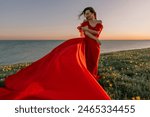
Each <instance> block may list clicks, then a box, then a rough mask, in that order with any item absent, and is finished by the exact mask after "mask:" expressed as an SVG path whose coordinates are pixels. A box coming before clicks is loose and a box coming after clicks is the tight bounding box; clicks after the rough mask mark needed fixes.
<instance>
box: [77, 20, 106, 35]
mask: <svg viewBox="0 0 150 117" xmlns="http://www.w3.org/2000/svg"><path fill="white" fill-rule="evenodd" d="M80 26H81V27H84V26H88V28H89V29H92V30H95V31H99V33H98V34H95V36H96V37H97V38H98V37H99V36H100V33H101V31H102V29H103V25H102V23H97V24H96V26H95V27H93V26H91V25H90V23H89V21H84V22H83V23H81V25H80ZM79 32H80V35H81V36H85V37H86V35H85V34H84V32H83V31H82V30H81V29H79ZM93 35H94V34H93Z"/></svg>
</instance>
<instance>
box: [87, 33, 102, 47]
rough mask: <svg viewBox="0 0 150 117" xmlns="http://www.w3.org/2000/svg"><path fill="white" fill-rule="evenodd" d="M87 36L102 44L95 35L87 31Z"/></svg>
mask: <svg viewBox="0 0 150 117" xmlns="http://www.w3.org/2000/svg"><path fill="white" fill-rule="evenodd" d="M84 33H85V35H87V36H88V37H89V38H91V39H94V40H96V41H97V42H98V43H99V44H101V42H100V40H99V39H98V38H96V37H95V36H94V35H92V34H91V33H90V32H88V31H85V32H84Z"/></svg>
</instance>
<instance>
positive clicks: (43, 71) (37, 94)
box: [0, 7, 110, 100]
mask: <svg viewBox="0 0 150 117" xmlns="http://www.w3.org/2000/svg"><path fill="white" fill-rule="evenodd" d="M81 15H84V16H85V18H86V19H85V20H84V21H83V23H81V25H80V26H78V27H77V28H78V29H79V31H80V33H81V37H78V38H72V39H69V40H67V41H65V42H63V43H62V44H60V45H58V46H57V47H56V48H54V49H53V50H52V51H51V52H49V53H48V54H47V55H45V56H44V57H42V58H40V59H39V60H37V61H35V62H33V63H32V64H31V65H29V66H28V67H26V68H24V69H21V70H20V71H18V72H17V73H16V74H13V75H10V76H8V77H7V78H5V87H3V88H0V99H3V100H7V99H11V100H12V99H13V100H17V99H18V100H28V99H30V100H35V99H40V100H45V99H48V100H110V97H109V96H108V94H107V93H106V92H105V90H104V89H103V88H102V87H101V85H100V84H99V83H98V80H99V78H100V77H99V76H98V74H97V73H98V61H99V57H100V41H99V39H98V37H99V35H100V32H101V31H102V28H103V25H102V22H101V20H97V19H96V12H95V11H94V9H93V8H92V7H87V8H85V9H84V10H83V12H82V13H81V14H80V15H79V16H81Z"/></svg>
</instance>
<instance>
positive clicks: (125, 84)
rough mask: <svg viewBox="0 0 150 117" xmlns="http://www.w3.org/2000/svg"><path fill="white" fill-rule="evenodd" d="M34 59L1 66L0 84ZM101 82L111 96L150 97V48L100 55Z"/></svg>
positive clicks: (123, 97) (114, 97) (115, 97)
mask: <svg viewBox="0 0 150 117" xmlns="http://www.w3.org/2000/svg"><path fill="white" fill-rule="evenodd" d="M31 63H32V62H28V63H20V64H13V65H0V85H1V86H3V85H4V84H3V79H4V78H5V77H7V76H8V75H11V74H13V73H16V72H17V71H19V70H20V69H22V68H25V67H26V66H28V65H30V64H31ZM99 63H100V64H99V74H100V76H101V79H100V80H99V83H100V84H101V85H102V86H103V87H104V89H105V90H106V91H107V93H108V94H109V95H110V97H111V98H112V99H128V100H131V99H133V100H134V99H150V48H146V49H137V50H127V51H120V52H111V53H105V54H101V57H100V62H99Z"/></svg>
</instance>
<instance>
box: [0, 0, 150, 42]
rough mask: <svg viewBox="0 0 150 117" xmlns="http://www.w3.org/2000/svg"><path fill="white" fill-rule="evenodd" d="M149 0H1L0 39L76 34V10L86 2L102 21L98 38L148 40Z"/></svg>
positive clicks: (85, 4) (64, 38) (81, 8)
mask: <svg viewBox="0 0 150 117" xmlns="http://www.w3.org/2000/svg"><path fill="white" fill-rule="evenodd" d="M149 5H150V0H144V1H143V0H113V1H106V0H76V1H75V0H62V1H56V0H32V1H31V0H21V1H20V0H7V1H5V0H0V15H1V18H0V40H30V39H31V40H42V39H43V40H54V39H55V40H67V39H70V38H76V37H79V32H78V30H77V26H78V25H79V24H80V23H81V22H82V20H83V17H82V18H81V19H80V20H79V19H78V14H79V13H80V12H81V11H82V10H83V9H84V8H85V7H88V6H92V7H93V8H94V9H95V10H96V12H97V18H98V19H101V20H102V22H103V26H104V28H103V30H102V32H101V35H100V37H99V39H101V40H126V39H127V40H130V39H131V40H150V29H149V28H150V14H149V11H150V7H149Z"/></svg>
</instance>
